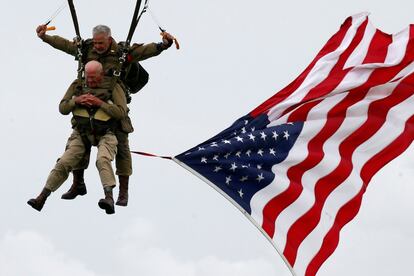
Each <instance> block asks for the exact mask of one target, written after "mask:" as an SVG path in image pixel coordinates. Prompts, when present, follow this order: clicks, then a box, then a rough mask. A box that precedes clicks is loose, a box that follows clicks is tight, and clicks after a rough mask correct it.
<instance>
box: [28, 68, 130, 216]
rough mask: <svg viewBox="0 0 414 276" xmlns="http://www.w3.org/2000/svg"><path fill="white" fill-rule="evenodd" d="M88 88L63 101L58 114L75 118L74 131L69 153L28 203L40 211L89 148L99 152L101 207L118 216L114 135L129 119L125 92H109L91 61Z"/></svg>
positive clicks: (100, 72)
mask: <svg viewBox="0 0 414 276" xmlns="http://www.w3.org/2000/svg"><path fill="white" fill-rule="evenodd" d="M85 77H86V84H87V87H83V88H82V89H81V90H76V89H72V90H69V91H68V92H67V93H66V94H65V96H64V97H63V99H62V101H61V103H60V105H59V110H60V112H61V113H62V114H64V115H67V114H69V113H70V112H72V113H73V117H74V120H73V121H74V130H73V132H72V135H71V136H70V138H69V139H68V142H67V144H66V150H65V152H64V153H63V155H62V157H61V158H60V159H59V160H58V161H57V163H56V165H55V167H54V169H53V170H52V171H51V172H50V174H49V177H48V178H47V181H46V185H45V186H44V188H43V190H42V192H41V193H40V195H39V196H38V197H36V198H32V199H30V200H29V201H28V202H27V203H28V204H29V205H30V206H32V207H33V208H34V209H36V210H38V211H40V210H42V208H43V205H44V204H45V201H46V199H47V197H48V196H49V195H50V194H51V192H54V191H56V190H57V189H58V188H59V187H60V186H61V185H62V184H63V182H65V180H66V179H67V178H68V176H69V172H70V171H72V170H73V168H76V167H77V166H79V162H81V161H82V159H83V158H84V155H85V153H86V151H87V148H88V145H93V146H96V147H97V148H98V153H97V158H96V167H97V168H98V171H99V176H100V179H101V183H102V186H103V188H104V193H105V198H104V199H101V200H100V201H99V203H98V204H99V207H100V208H102V209H104V210H105V211H106V213H107V214H113V213H115V208H114V200H113V195H112V189H113V188H114V187H115V175H114V172H113V169H112V166H111V162H112V161H113V160H114V157H115V155H116V152H117V144H118V140H117V138H116V136H115V134H114V133H115V131H116V128H117V126H118V125H119V124H118V121H119V120H122V119H124V118H125V117H126V113H127V111H126V110H127V106H126V99H125V95H124V92H123V91H122V89H121V87H120V86H119V85H118V84H116V85H115V87H114V89H113V90H109V89H108V88H105V87H107V85H105V81H104V71H103V67H102V64H100V63H99V62H97V61H90V62H88V63H87V64H86V66H85Z"/></svg>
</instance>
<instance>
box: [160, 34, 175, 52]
mask: <svg viewBox="0 0 414 276" xmlns="http://www.w3.org/2000/svg"><path fill="white" fill-rule="evenodd" d="M160 35H161V36H162V45H163V46H164V49H167V48H170V47H171V45H172V44H173V43H174V39H175V38H174V37H173V36H172V35H171V34H170V33H167V32H162V33H160Z"/></svg>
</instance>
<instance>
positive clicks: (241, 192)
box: [239, 189, 244, 198]
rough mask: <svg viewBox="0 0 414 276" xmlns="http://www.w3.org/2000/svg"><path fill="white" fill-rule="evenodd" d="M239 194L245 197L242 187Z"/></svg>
mask: <svg viewBox="0 0 414 276" xmlns="http://www.w3.org/2000/svg"><path fill="white" fill-rule="evenodd" d="M239 195H240V197H241V198H242V197H243V195H244V193H243V190H242V189H240V191H239Z"/></svg>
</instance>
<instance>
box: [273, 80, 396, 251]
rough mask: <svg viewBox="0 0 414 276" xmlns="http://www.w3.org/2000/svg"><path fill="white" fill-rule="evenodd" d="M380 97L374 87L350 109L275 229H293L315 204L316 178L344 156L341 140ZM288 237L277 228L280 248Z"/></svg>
mask: <svg viewBox="0 0 414 276" xmlns="http://www.w3.org/2000/svg"><path fill="white" fill-rule="evenodd" d="M395 85H396V84H393V86H394V87H395ZM386 96H388V94H387V95H383V97H386ZM377 99H378V95H377V94H376V91H375V89H372V90H371V91H370V92H369V93H368V94H367V96H366V97H365V99H364V100H362V101H360V102H358V103H356V104H355V105H353V106H352V107H350V108H349V109H348V110H347V114H346V117H345V120H344V122H343V123H342V124H341V126H340V127H339V128H338V130H337V131H336V132H335V134H334V135H333V136H332V137H330V138H329V139H328V140H327V141H326V143H325V144H324V145H323V152H324V153H325V155H324V157H323V159H322V160H321V162H320V163H319V164H318V165H316V166H315V167H314V168H312V169H310V170H308V171H307V172H305V174H304V175H303V177H302V180H301V183H302V185H303V192H302V194H301V195H300V196H299V198H298V199H297V200H296V201H295V202H294V203H292V205H290V206H289V207H287V208H286V209H285V210H283V212H282V213H281V214H280V216H279V218H278V219H277V220H276V223H275V227H276V229H279V228H280V227H281V225H284V227H285V228H287V229H290V227H291V226H292V225H293V224H294V223H295V222H296V221H297V220H298V219H299V218H300V217H301V216H303V215H304V214H305V213H306V212H307V211H308V210H309V209H310V208H311V207H312V206H313V205H314V203H315V195H314V193H315V185H316V183H317V181H318V180H319V179H321V178H322V177H325V176H326V175H328V174H329V173H331V172H332V171H333V170H334V169H335V168H336V167H337V166H338V164H339V162H340V160H341V156H340V153H339V148H338V146H339V143H340V142H342V141H343V139H344V138H345V137H347V136H349V134H351V133H353V132H354V131H355V130H357V129H358V128H359V127H360V126H361V125H362V124H363V123H364V122H365V121H366V118H367V112H368V105H369V104H370V103H371V102H372V101H374V100H377ZM309 123H312V122H309ZM302 133H303V132H302ZM302 133H301V135H302ZM303 135H305V136H309V135H308V134H306V133H303ZM286 239H287V233H284V232H283V234H282V233H279V232H278V233H277V235H276V236H275V237H273V240H274V241H275V243H276V244H278V245H279V246H280V248H285V246H286Z"/></svg>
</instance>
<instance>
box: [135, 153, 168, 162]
mask: <svg viewBox="0 0 414 276" xmlns="http://www.w3.org/2000/svg"><path fill="white" fill-rule="evenodd" d="M131 153H135V154H138V155H143V156H149V157H158V158H162V159H169V160H172V157H171V156H161V155H156V154H152V153H147V152H142V151H131Z"/></svg>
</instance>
